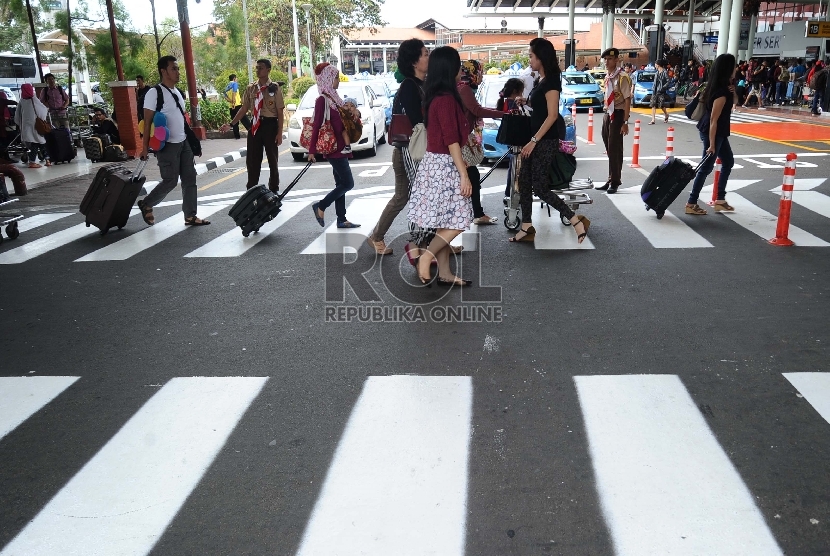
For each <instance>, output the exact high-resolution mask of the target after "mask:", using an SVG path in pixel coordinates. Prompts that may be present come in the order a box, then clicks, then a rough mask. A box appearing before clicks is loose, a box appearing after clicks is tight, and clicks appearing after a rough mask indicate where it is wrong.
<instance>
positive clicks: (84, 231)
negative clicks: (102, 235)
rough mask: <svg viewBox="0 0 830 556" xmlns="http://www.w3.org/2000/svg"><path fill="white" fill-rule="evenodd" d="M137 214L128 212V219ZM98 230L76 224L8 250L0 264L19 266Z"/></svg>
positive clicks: (2, 254) (1, 255) (1, 257)
mask: <svg viewBox="0 0 830 556" xmlns="http://www.w3.org/2000/svg"><path fill="white" fill-rule="evenodd" d="M136 214H138V209H132V210H131V211H130V217H133V216H135V215H136ZM97 232H98V228H91V227H89V226H87V225H86V224H83V223H81V224H77V225H75V226H72V227H71V228H67V229H65V230H61V231H60V232H56V233H54V234H50V235H48V236H46V237H42V238H40V239H36V240H34V241H30V242H29V243H26V244H24V245H21V246H20V247H15V248H14V249H10V250H9V251H6V252H5V253H0V264H20V263H25V262H26V261H28V260H31V259H34V258H35V257H38V256H40V255H43V254H44V253H48V252H49V251H53V250H55V249H57V248H59V247H63V246H64V245H67V244H69V243H72V242H73V241H75V240H78V239H81V238H82V237H86V236H88V235H90V234H93V233H97Z"/></svg>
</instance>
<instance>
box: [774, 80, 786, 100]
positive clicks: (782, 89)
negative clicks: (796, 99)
mask: <svg viewBox="0 0 830 556" xmlns="http://www.w3.org/2000/svg"><path fill="white" fill-rule="evenodd" d="M777 86H778V92H777V93H776V95H775V102H784V100H785V99H786V98H787V87H788V86H789V83H784V82H781V81H779V82H778V85H777Z"/></svg>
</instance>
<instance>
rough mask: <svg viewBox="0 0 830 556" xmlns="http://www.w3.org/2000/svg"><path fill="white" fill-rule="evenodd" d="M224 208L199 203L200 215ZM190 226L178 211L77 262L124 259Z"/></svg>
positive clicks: (204, 216) (210, 213) (205, 215)
mask: <svg viewBox="0 0 830 556" xmlns="http://www.w3.org/2000/svg"><path fill="white" fill-rule="evenodd" d="M223 208H225V207H224V206H223V205H199V217H200V218H207V217H208V216H210V215H212V214H213V213H214V212H218V211H220V210H222V209H223ZM189 227H190V226H185V225H184V215H183V214H182V213H178V214H176V215H175V216H171V217H170V218H166V219H164V220H162V221H161V222H157V223H156V224H155V225H154V226H147V227H146V228H144V229H143V230H141V231H140V232H136V233H134V234H133V235H131V236H130V237H127V238H124V239H122V240H121V241H117V242H115V243H111V244H109V245H107V246H106V247H102V248H101V249H98V250H97V251H93V252H92V253H90V254H89V255H85V256H83V257H81V258H80V259H77V260H76V261H75V262H89V261H123V260H126V259H129V258H130V257H132V256H133V255H137V254H138V253H141V252H142V251H144V250H145V249H149V248H150V247H152V246H154V245H156V244H158V243H161V242H162V241H164V240H166V239H169V238H171V237H173V236H174V235H176V234H178V233H181V232H183V231H185V230H186V229H188V228H189Z"/></svg>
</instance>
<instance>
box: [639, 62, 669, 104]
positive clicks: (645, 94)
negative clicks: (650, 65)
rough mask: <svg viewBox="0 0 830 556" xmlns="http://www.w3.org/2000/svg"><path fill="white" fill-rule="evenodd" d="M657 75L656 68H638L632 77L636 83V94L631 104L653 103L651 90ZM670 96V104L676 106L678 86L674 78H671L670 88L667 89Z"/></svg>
mask: <svg viewBox="0 0 830 556" xmlns="http://www.w3.org/2000/svg"><path fill="white" fill-rule="evenodd" d="M655 77H657V71H656V70H649V69H644V70H637V71H635V72H634V74H633V75H632V77H631V81H632V82H633V84H634V96H633V97H632V99H631V105H632V106H637V105H646V106H647V105H648V104H650V103H651V92H652V90H653V89H654V78H655ZM666 95H667V96H668V100H669V106H671V108H674V106H675V104H676V103H677V86H676V82H675V80H674V79H669V88H668V90H667V91H666Z"/></svg>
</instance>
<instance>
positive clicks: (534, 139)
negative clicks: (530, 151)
mask: <svg viewBox="0 0 830 556" xmlns="http://www.w3.org/2000/svg"><path fill="white" fill-rule="evenodd" d="M530 140H531V141H533V142H534V143H536V142H538V141H539V140H538V139H536V136H535V135H534V136H533V137H531V138H530Z"/></svg>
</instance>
